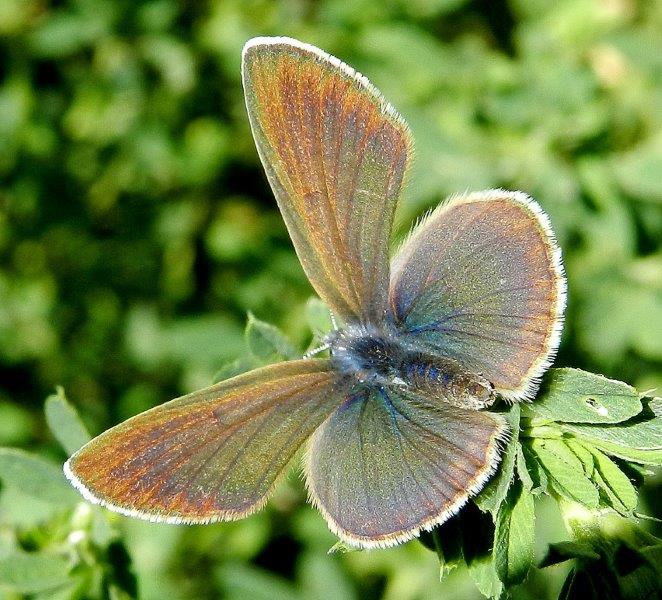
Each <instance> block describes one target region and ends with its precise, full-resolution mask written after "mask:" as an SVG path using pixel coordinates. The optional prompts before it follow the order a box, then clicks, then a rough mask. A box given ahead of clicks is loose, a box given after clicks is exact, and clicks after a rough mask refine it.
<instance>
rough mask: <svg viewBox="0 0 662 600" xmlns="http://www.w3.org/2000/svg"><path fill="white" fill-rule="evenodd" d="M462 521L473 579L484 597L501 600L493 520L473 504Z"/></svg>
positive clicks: (467, 508) (461, 513)
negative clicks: (495, 557) (493, 550)
mask: <svg viewBox="0 0 662 600" xmlns="http://www.w3.org/2000/svg"><path fill="white" fill-rule="evenodd" d="M459 518H460V525H461V529H462V555H463V556H464V562H465V563H466V565H467V568H468V570H469V576H470V577H471V579H472V581H473V582H474V583H475V584H476V587H477V588H478V589H479V590H480V592H481V594H483V595H484V596H486V597H488V598H495V597H498V596H499V594H500V593H501V591H502V589H503V585H502V583H501V581H500V579H499V577H498V575H497V572H496V569H495V566H494V559H493V553H492V547H493V545H494V522H493V521H492V517H490V516H489V515H488V514H486V513H484V512H481V510H480V509H479V508H478V507H476V505H475V504H474V503H472V502H470V503H469V504H467V505H466V506H465V507H464V508H463V509H462V511H461V512H460V514H459Z"/></svg>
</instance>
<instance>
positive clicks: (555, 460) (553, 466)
mask: <svg viewBox="0 0 662 600" xmlns="http://www.w3.org/2000/svg"><path fill="white" fill-rule="evenodd" d="M530 445H531V449H532V450H533V451H534V452H535V454H536V456H537V457H538V460H539V461H540V463H541V464H542V466H543V467H544V469H545V471H546V472H547V474H548V476H549V482H550V485H551V486H552V487H553V488H554V490H555V491H556V492H557V493H558V494H561V495H562V496H565V497H566V498H569V499H571V500H575V501H576V502H579V503H581V504H583V505H585V506H587V507H589V508H597V506H598V503H599V500H600V496H599V494H598V490H597V488H596V487H595V486H594V485H593V483H592V482H591V481H590V479H589V478H588V477H586V475H584V466H583V465H582V463H581V461H580V460H579V459H578V458H577V457H576V456H575V455H574V454H573V453H572V452H571V451H570V449H569V448H568V447H567V446H566V445H565V444H564V443H563V442H562V441H560V440H538V439H534V440H531V442H530Z"/></svg>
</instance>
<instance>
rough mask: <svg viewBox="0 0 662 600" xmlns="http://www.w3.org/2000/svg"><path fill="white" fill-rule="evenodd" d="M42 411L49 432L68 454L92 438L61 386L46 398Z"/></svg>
mask: <svg viewBox="0 0 662 600" xmlns="http://www.w3.org/2000/svg"><path fill="white" fill-rule="evenodd" d="M44 412H45V413H46V422H47V423H48V427H49V429H50V430H51V433H52V434H53V435H54V436H55V438H56V439H57V441H58V442H60V445H61V446H62V447H63V448H64V449H65V450H66V452H67V453H68V454H73V453H74V452H76V450H78V449H79V448H81V447H82V446H83V445H84V444H86V443H87V442H89V441H90V439H92V437H91V436H90V434H89V432H88V431H87V428H86V427H85V425H84V424H83V422H82V421H81V420H80V417H79V416H78V413H77V412H76V409H75V408H74V407H73V406H72V405H71V404H69V402H68V401H67V398H66V396H65V395H64V390H63V389H62V388H58V389H57V393H55V394H53V395H51V396H49V397H48V398H46V404H45V405H44Z"/></svg>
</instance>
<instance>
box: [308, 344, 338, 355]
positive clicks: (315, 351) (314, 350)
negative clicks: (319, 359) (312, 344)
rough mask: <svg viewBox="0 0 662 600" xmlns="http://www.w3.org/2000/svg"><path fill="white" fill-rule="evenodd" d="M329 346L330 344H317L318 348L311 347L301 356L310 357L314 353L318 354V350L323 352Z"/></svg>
mask: <svg viewBox="0 0 662 600" xmlns="http://www.w3.org/2000/svg"><path fill="white" fill-rule="evenodd" d="M330 347H331V344H323V345H322V346H319V347H318V348H313V349H312V350H308V352H306V353H305V354H304V355H303V357H304V358H312V357H313V356H315V355H316V354H319V353H320V352H324V351H325V350H328V349H329V348H330Z"/></svg>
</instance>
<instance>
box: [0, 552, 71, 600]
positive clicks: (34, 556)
mask: <svg viewBox="0 0 662 600" xmlns="http://www.w3.org/2000/svg"><path fill="white" fill-rule="evenodd" d="M68 581H69V563H68V561H67V560H66V559H65V558H63V557H60V556H55V555H50V554H43V553H36V552H33V553H25V552H18V553H15V554H11V555H10V556H7V557H5V558H3V559H0V588H2V587H7V588H9V589H10V590H13V591H15V592H19V593H22V594H35V593H39V592H45V591H51V590H55V589H56V588H58V587H61V586H63V585H65V584H66V583H67V582H68Z"/></svg>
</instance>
